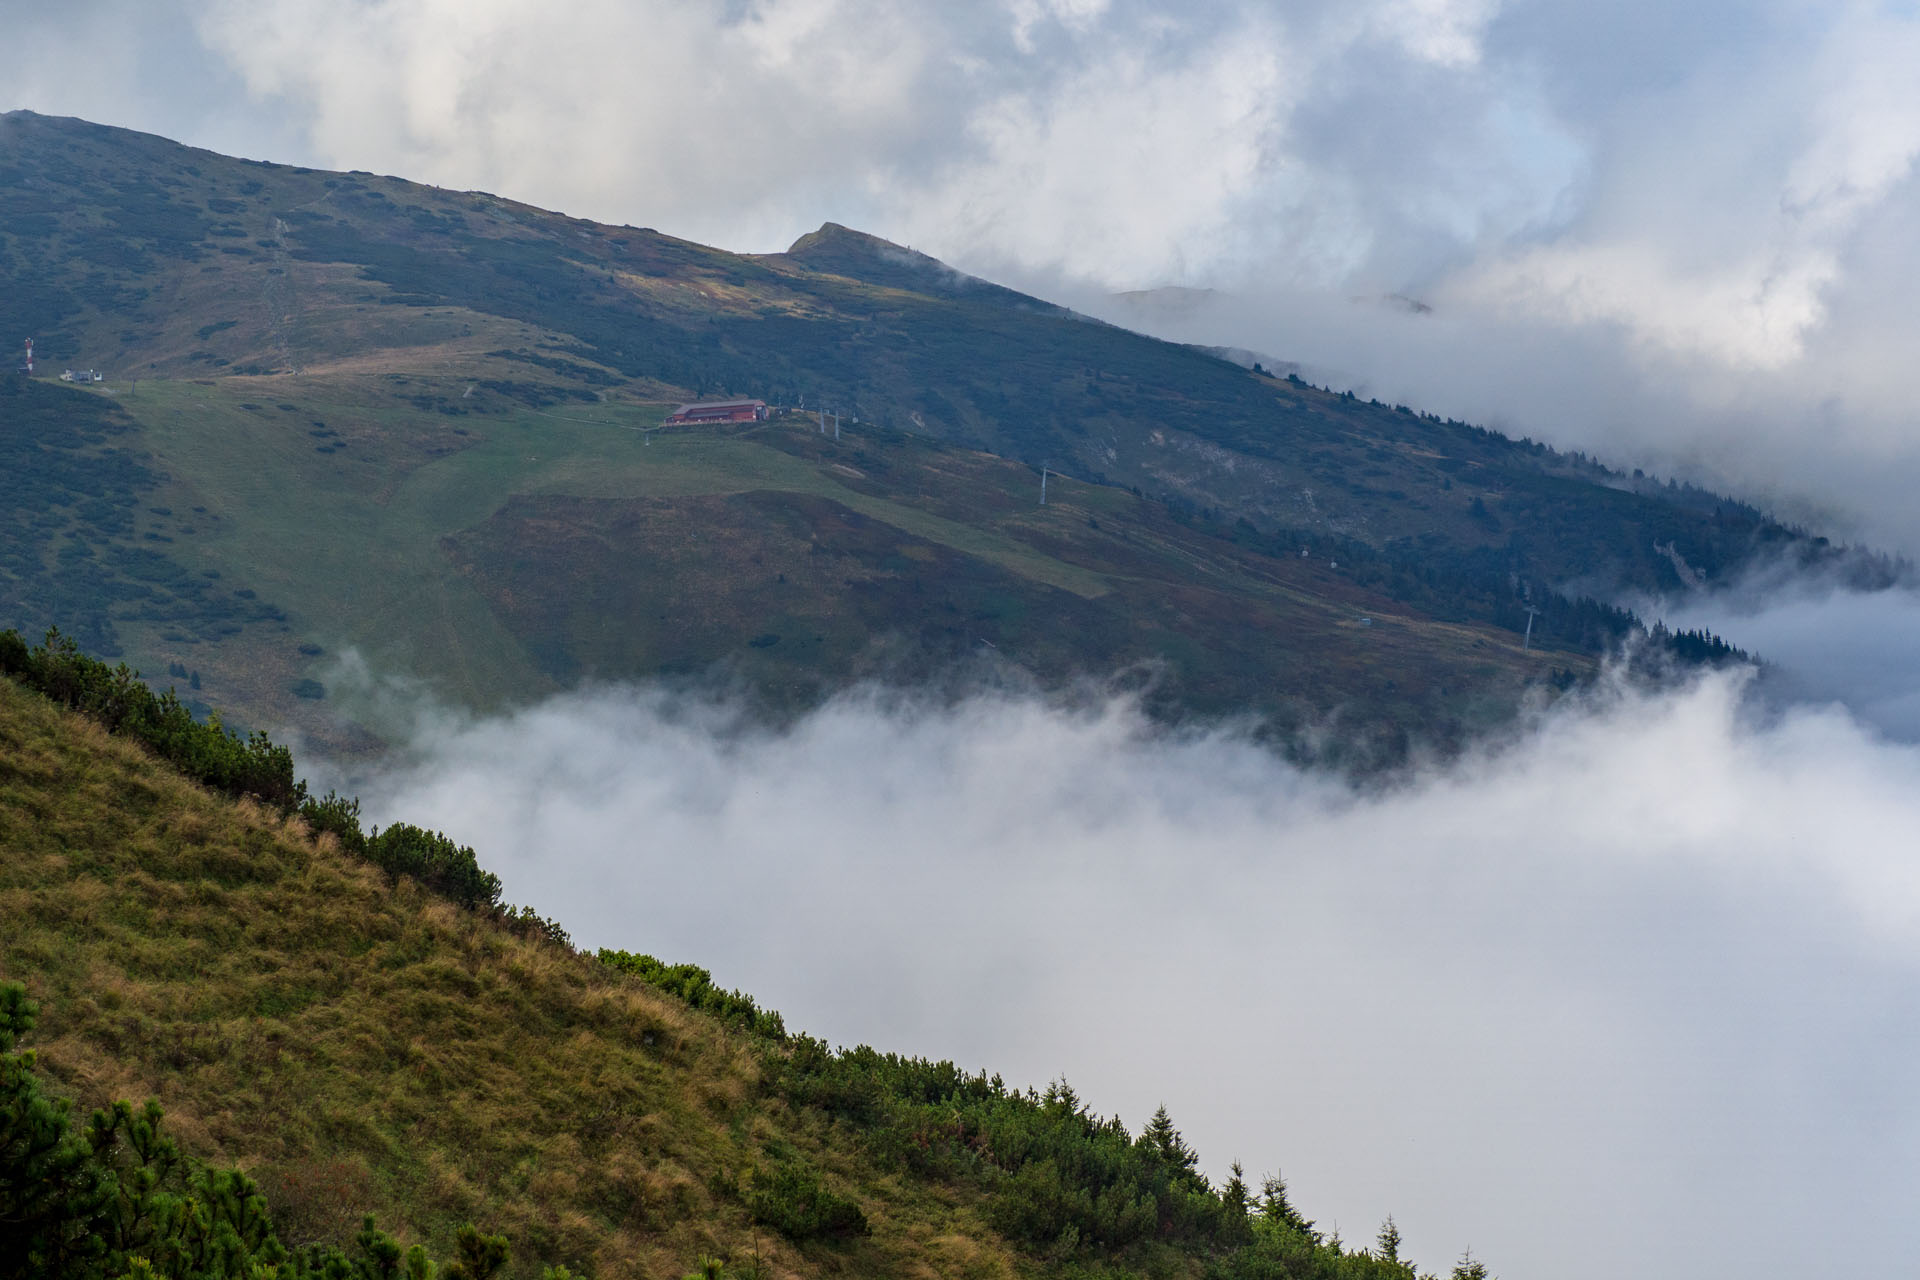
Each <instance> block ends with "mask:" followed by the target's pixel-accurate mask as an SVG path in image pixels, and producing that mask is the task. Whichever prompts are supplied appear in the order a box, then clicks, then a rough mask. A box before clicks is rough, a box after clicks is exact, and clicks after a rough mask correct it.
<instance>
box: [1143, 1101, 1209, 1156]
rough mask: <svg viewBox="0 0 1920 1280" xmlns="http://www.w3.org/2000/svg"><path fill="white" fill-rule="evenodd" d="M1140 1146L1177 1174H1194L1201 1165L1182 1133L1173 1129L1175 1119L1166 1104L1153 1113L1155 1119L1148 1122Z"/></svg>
mask: <svg viewBox="0 0 1920 1280" xmlns="http://www.w3.org/2000/svg"><path fill="white" fill-rule="evenodd" d="M1139 1145H1140V1146H1141V1148H1142V1149H1143V1150H1146V1151H1148V1152H1151V1153H1152V1154H1153V1155H1155V1156H1157V1157H1159V1158H1160V1160H1161V1161H1162V1162H1163V1163H1164V1164H1166V1165H1167V1166H1168V1167H1169V1168H1171V1169H1173V1170H1174V1171H1175V1172H1176V1173H1192V1172H1193V1171H1194V1168H1195V1166H1197V1165H1198V1164H1199V1163H1200V1157H1199V1155H1198V1154H1197V1153H1196V1152H1195V1151H1194V1149H1193V1148H1192V1147H1190V1146H1188V1145H1187V1141H1186V1139H1185V1138H1182V1137H1181V1136H1180V1131H1179V1130H1178V1129H1176V1128H1174V1127H1173V1117H1172V1116H1170V1115H1168V1114H1167V1108H1166V1105H1165V1104H1164V1103H1163V1104H1161V1106H1160V1109H1159V1110H1158V1111H1155V1112H1154V1113H1153V1119H1151V1120H1149V1121H1147V1127H1146V1128H1144V1129H1142V1130H1141V1131H1140V1143H1139Z"/></svg>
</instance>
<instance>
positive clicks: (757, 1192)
mask: <svg viewBox="0 0 1920 1280" xmlns="http://www.w3.org/2000/svg"><path fill="white" fill-rule="evenodd" d="M746 1200H747V1212H748V1213H751V1214H752V1215H753V1220H754V1221H755V1222H758V1223H762V1224H764V1225H766V1226H769V1227H772V1228H773V1229H774V1230H775V1231H778V1232H779V1233H780V1234H781V1235H784V1236H786V1237H787V1238H788V1239H790V1240H818V1239H847V1238H850V1237H853V1236H864V1235H866V1234H867V1231H868V1227H867V1215H866V1214H865V1213H863V1212H861V1210H860V1206H859V1205H857V1204H855V1203H854V1202H853V1201H851V1200H849V1199H847V1198H846V1197H845V1196H842V1195H837V1194H835V1193H834V1192H833V1191H831V1190H829V1189H828V1187H827V1186H826V1184H825V1183H823V1182H822V1181H821V1180H820V1175H819V1174H818V1173H815V1172H814V1171H813V1170H812V1169H810V1168H808V1167H807V1166H806V1165H804V1164H802V1163H800V1162H799V1161H798V1160H787V1161H782V1162H781V1163H779V1164H776V1165H774V1166H773V1167H772V1168H766V1167H757V1168H755V1169H754V1171H753V1178H752V1181H751V1183H750V1185H749V1186H748V1189H747V1196H746Z"/></svg>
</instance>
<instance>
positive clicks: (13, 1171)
mask: <svg viewBox="0 0 1920 1280" xmlns="http://www.w3.org/2000/svg"><path fill="white" fill-rule="evenodd" d="M33 1015H34V1007H33V1004H32V1003H31V1002H30V1001H29V1000H28V999H27V990H26V988H25V987H24V986H21V985H19V984H18V983H7V984H4V985H0V1280H16V1278H17V1280H28V1278H29V1277H38V1276H45V1275H61V1274H67V1273H71V1272H75V1271H78V1270H80V1269H81V1268H82V1267H83V1266H84V1265H86V1264H87V1263H88V1262H89V1261H90V1260H91V1259H93V1258H95V1257H97V1256H98V1255H99V1254H100V1252H101V1245H100V1241H99V1239H98V1236H97V1234H96V1230H95V1229H96V1226H97V1224H99V1223H100V1221H101V1220H102V1218H103V1217H104V1216H105V1214H106V1212H107V1206H108V1200H109V1196H110V1194H111V1193H110V1190H109V1188H108V1186H107V1184H106V1180H105V1179H104V1178H103V1177H101V1175H100V1171H99V1170H98V1169H97V1168H96V1167H95V1166H94V1164H93V1162H92V1160H91V1159H90V1153H89V1152H88V1150H87V1145H86V1143H85V1142H84V1141H83V1140H81V1139H80V1138H79V1136H78V1135H77V1134H75V1133H74V1132H73V1131H72V1125H71V1123H70V1121H69V1119H68V1107H67V1105H66V1103H64V1102H60V1101H56V1100H54V1099H51V1098H48V1097H47V1096H46V1095H45V1094H43V1093H41V1092H40V1082H39V1080H38V1078H37V1077H36V1076H35V1075H34V1069H33V1068H34V1055H33V1052H32V1051H31V1050H25V1051H18V1052H16V1046H17V1045H18V1044H19V1042H20V1039H21V1038H22V1037H23V1036H25V1035H26V1034H27V1032H29V1031H31V1030H32V1029H33Z"/></svg>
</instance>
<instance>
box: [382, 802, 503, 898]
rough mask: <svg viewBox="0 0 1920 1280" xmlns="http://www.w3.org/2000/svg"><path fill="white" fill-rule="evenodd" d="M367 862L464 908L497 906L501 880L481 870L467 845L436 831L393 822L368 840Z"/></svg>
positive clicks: (489, 872)
mask: <svg viewBox="0 0 1920 1280" xmlns="http://www.w3.org/2000/svg"><path fill="white" fill-rule="evenodd" d="M366 856H367V860H368V861H370V862H372V863H373V864H374V865H375V866H377V867H379V868H380V869H381V870H383V871H385V872H386V873H387V874H388V875H391V876H412V877H413V878H414V879H415V880H418V881H419V882H420V883H421V884H423V885H425V886H426V887H427V888H429V889H431V890H433V891H434V892H435V893H438V894H441V895H442V896H444V897H447V898H450V899H452V900H453V901H454V902H457V903H459V904H460V905H461V906H463V907H484V908H487V909H489V910H491V909H492V908H494V907H497V906H499V905H500V877H499V876H496V875H494V874H493V873H492V872H491V871H483V870H481V869H480V863H479V860H478V859H476V858H475V857H474V853H473V850H472V849H471V848H469V847H468V846H466V845H461V844H455V843H454V842H453V841H452V840H451V839H449V838H448V837H446V836H443V835H441V834H440V833H439V832H438V831H428V830H426V829H425V828H422V827H416V826H414V825H412V824H411V823H406V822H396V823H394V824H393V825H392V826H390V827H388V828H387V829H386V830H385V831H382V830H381V829H380V828H378V827H375V828H374V829H373V834H372V835H370V836H368V837H367V842H366Z"/></svg>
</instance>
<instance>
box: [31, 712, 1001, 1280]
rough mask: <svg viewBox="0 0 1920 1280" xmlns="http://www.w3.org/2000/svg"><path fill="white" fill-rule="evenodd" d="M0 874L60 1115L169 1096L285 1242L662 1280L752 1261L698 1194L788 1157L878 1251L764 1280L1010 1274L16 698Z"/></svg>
mask: <svg viewBox="0 0 1920 1280" xmlns="http://www.w3.org/2000/svg"><path fill="white" fill-rule="evenodd" d="M0 850H4V853H5V856H4V858H0V921H4V922H5V928H4V930H0V935H4V936H3V939H0V975H4V976H6V977H8V978H13V979H23V980H25V981H26V982H27V984H28V986H29V988H30V991H31V994H32V995H33V996H34V998H36V999H37V1000H39V1001H40V1002H41V1004H42V1016H41V1028H42V1032H43V1036H42V1038H41V1040H40V1042H39V1046H38V1047H39V1049H40V1051H41V1057H42V1062H43V1065H44V1066H45V1068H46V1069H47V1071H48V1072H49V1074H50V1077H51V1079H52V1081H53V1082H54V1083H55V1086H56V1088H57V1089H58V1090H59V1091H60V1092H63V1093H65V1094H67V1095H68V1096H72V1097H75V1098H77V1099H79V1100H80V1101H82V1102H83V1103H86V1104H89V1105H101V1104H104V1103H105V1102H107V1101H110V1100H111V1099H113V1098H118V1097H132V1098H136V1099H138V1098H145V1097H154V1098H157V1099H159V1100H160V1101H161V1103H162V1104H163V1105H164V1106H165V1107H166V1108H167V1111H168V1113H169V1117H170V1125H171V1127H172V1128H173V1129H174V1130H175V1131H176V1132H177V1133H178V1135H179V1136H180V1137H181V1139H182V1140H183V1142H184V1143H185V1144H186V1145H187V1146H188V1147H189V1149H191V1150H193V1151H195V1152H197V1153H198V1154H200V1155H202V1156H203V1157H205V1158H209V1159H213V1160H218V1161H222V1162H238V1163H241V1164H243V1165H246V1166H248V1167H249V1168H250V1169H251V1170H252V1172H253V1173H254V1174H255V1176H256V1177H257V1178H258V1179H259V1180H260V1182H261V1183H262V1185H263V1186H264V1188H265V1189H266V1191H267V1193H268V1196H269V1199H270V1201H272V1202H273V1203H274V1204H276V1205H277V1206H278V1210H277V1212H278V1213H279V1215H280V1218H281V1221H282V1227H283V1230H285V1231H287V1232H288V1233H289V1235H290V1237H291V1238H290V1239H289V1241H288V1242H289V1243H293V1244H297V1243H303V1242H304V1240H305V1239H308V1238H312V1239H329V1240H337V1239H344V1238H346V1237H347V1236H348V1235H350V1234H351V1231H352V1230H353V1228H355V1227H356V1226H357V1225H358V1223H359V1219H360V1215H361V1214H362V1213H363V1212H368V1211H374V1212H378V1213H379V1214H380V1215H381V1217H382V1219H383V1221H384V1222H385V1223H387V1224H388V1225H389V1226H390V1227H394V1228H397V1229H399V1230H400V1231H401V1232H402V1233H403V1234H406V1235H408V1236H410V1237H412V1238H416V1239H422V1240H425V1241H427V1242H429V1243H431V1244H432V1245H434V1246H435V1247H436V1249H437V1250H439V1251H445V1250H446V1249H447V1248H449V1247H450V1245H451V1240H452V1234H453V1231H454V1228H455V1227H457V1226H458V1225H459V1223H461V1222H464V1221H467V1220H469V1219H471V1220H474V1221H481V1222H485V1223H487V1224H489V1225H490V1227H491V1228H492V1229H495V1230H501V1231H505V1232H507V1233H509V1234H510V1235H511V1236H512V1237H513V1238H514V1240H515V1241H516V1248H517V1252H518V1254H519V1255H520V1257H521V1258H522V1259H523V1260H524V1261H525V1262H527V1263H528V1264H529V1265H531V1263H532V1262H534V1261H536V1260H541V1261H546V1262H564V1263H567V1264H569V1265H572V1266H574V1267H576V1268H579V1267H581V1266H583V1265H584V1266H589V1267H591V1268H592V1269H593V1270H594V1271H595V1272H596V1273H598V1274H602V1275H609V1276H612V1275H649V1274H651V1275H667V1274H672V1275H678V1274H680V1272H681V1271H683V1270H685V1269H686V1268H687V1266H688V1265H689V1264H690V1263H691V1261H692V1260H693V1259H694V1258H696V1257H698V1256H699V1255H700V1254H702V1253H725V1254H733V1255H746V1254H749V1253H751V1250H752V1248H753V1235H754V1230H753V1227H752V1225H751V1224H750V1223H749V1222H748V1220H747V1217H746V1214H745V1211H744V1210H743V1209H742V1207H741V1206H740V1204H739V1202H738V1199H737V1197H729V1196H726V1195H723V1194H718V1195H717V1194H716V1192H715V1191H714V1190H713V1187H714V1186H715V1185H718V1184H724V1183H725V1182H726V1181H727V1180H728V1179H730V1178H737V1177H738V1176H740V1175H742V1174H744V1173H745V1172H746V1171H747V1170H748V1169H749V1168H750V1167H751V1166H752V1165H753V1163H754V1161H755V1159H756V1158H762V1159H764V1153H765V1151H766V1150H767V1148H769V1146H773V1147H775V1148H776V1149H777V1148H778V1146H779V1145H780V1144H785V1145H786V1146H789V1147H791V1148H792V1149H793V1150H795V1151H797V1152H801V1153H804V1155H805V1157H806V1158H807V1159H808V1160H809V1162H810V1163H812V1164H813V1165H814V1166H815V1167H817V1168H820V1169H822V1170H824V1171H826V1173H827V1176H828V1178H829V1180H830V1181H831V1182H832V1183H833V1185H836V1186H847V1187H850V1188H854V1189H857V1190H858V1191H859V1192H860V1202H861V1204H862V1205H863V1206H864V1207H865V1208H866V1212H867V1215H868V1218H869V1221H870V1222H871V1223H872V1225H873V1235H872V1237H871V1238H870V1239H869V1240H867V1241H865V1242H863V1243H861V1244H860V1245H859V1246H858V1247H857V1248H856V1249H854V1250H852V1251H850V1252H846V1253H839V1252H834V1251H833V1250H832V1249H830V1248H829V1247H828V1246H818V1248H819V1249H820V1250H822V1251H823V1252H822V1256H820V1257H817V1258H816V1257H810V1256H809V1255H808V1254H807V1253H806V1251H805V1250H802V1249H797V1248H795V1247H792V1246H789V1245H787V1244H785V1243H784V1242H783V1241H782V1240H781V1239H780V1237H779V1236H778V1234H777V1233H773V1232H767V1231H765V1230H764V1229H763V1230H762V1232H761V1235H762V1239H761V1248H762V1250H763V1251H764V1252H765V1253H766V1255H767V1257H768V1260H769V1262H770V1263H771V1264H772V1265H773V1266H774V1267H775V1268H776V1273H782V1272H797V1273H800V1274H815V1273H818V1272H819V1271H822V1270H831V1271H836V1272H840V1271H844V1272H845V1273H847V1274H854V1275H861V1274H864V1275H912V1274H922V1275H933V1274H943V1273H944V1274H970V1275H979V1276H993V1275H1006V1274H1010V1273H1011V1269H1012V1261H1011V1259H1010V1256H1009V1253H1008V1250H1007V1249H1006V1247H1005V1246H1004V1244H1002V1243H1001V1242H999V1241H998V1240H997V1239H996V1238H994V1237H993V1236H992V1234H991V1233H990V1232H987V1231H985V1230H984V1228H982V1226H981V1225H980V1223H979V1221H978V1218H977V1215H976V1214H975V1213H974V1212H973V1210H972V1209H971V1208H970V1207H969V1205H968V1204H967V1203H966V1199H967V1198H966V1197H965V1196H960V1195H947V1194H943V1192H942V1190H941V1189H940V1188H938V1187H928V1186H908V1185H902V1184H900V1183H898V1182H897V1181H896V1180H894V1179H890V1178H888V1177H885V1176H880V1175H876V1174H875V1173H874V1171H872V1170H871V1169H869V1168H866V1167H864V1166H863V1161H862V1160H861V1158H860V1155H859V1153H858V1151H857V1149H856V1148H855V1147H854V1146H853V1144H852V1143H851V1141H850V1140H849V1137H848V1135H846V1134H844V1133H837V1132H835V1131H834V1130H833V1129H832V1127H831V1126H830V1125H827V1124H825V1123H822V1122H821V1121H820V1120H819V1119H818V1118H817V1117H809V1116H806V1115H801V1114H796V1113H795V1112H793V1111H792V1110H791V1109H790V1108H789V1107H788V1106H787V1105H786V1104H785V1103H784V1102H783V1101H782V1100H781V1099H779V1098H778V1097H774V1096H769V1091H768V1090H767V1088H766V1082H765V1079H764V1071H763V1067H762V1065H761V1063H760V1062H759V1060H758V1058H757V1057H756V1055H755V1054H754V1053H753V1052H752V1051H751V1049H750V1046H749V1045H748V1044H747V1042H746V1040H745V1039H744V1038H743V1037H742V1036H741V1035H739V1034H738V1033H735V1032H730V1031H728V1030H726V1029H725V1028H724V1027H722V1026H721V1025H720V1024H719V1023H717V1022H716V1021H715V1020H713V1019H712V1018H710V1017H707V1016H705V1015H701V1014H698V1013H695V1012H694V1011H692V1010H690V1009H688V1008H687V1007H686V1006H685V1005H683V1004H682V1003H680V1002H679V1001H677V1000H674V999H672V998H670V997H668V996H665V995H663V994H661V993H659V992H657V991H655V990H653V989H651V988H649V987H647V986H646V985H645V984H643V983H640V982H638V981H636V980H633V979H629V978H626V977H624V976H623V975H620V974H617V973H615V972H613V971H611V970H609V969H606V968H605V967H603V966H601V965H600V964H598V963H597V962H595V961H593V960H591V959H590V958H587V957H576V956H573V955H571V954H569V953H567V952H565V951H564V950H562V949H559V948H556V947H554V946H552V945H550V944H545V943H536V942H533V941H529V940H526V939H522V938H518V937H515V936H513V935H512V934H511V933H510V932H508V931H506V930H504V929H502V928H500V927H498V926H496V925H494V924H492V923H490V922H489V921H487V920H486V919H485V918H483V917H480V916H477V915H473V914H470V913H463V912H460V911H458V910H457V909H456V908H454V907H452V906H451V905H449V904H446V903H444V902H440V901H438V900H436V899H434V898H432V897H431V896H429V895H427V894H426V893H424V892H423V891H420V890H417V889H414V888H412V887H410V882H409V883H403V884H402V885H400V886H399V887H397V888H395V887H389V886H388V885H387V883H386V881H385V877H384V876H383V875H381V873H379V872H378V871H376V870H375V869H373V868H372V867H371V866H368V865H366V864H361V863H356V862H354V861H353V860H351V859H349V858H348V857H347V856H346V855H344V854H342V853H340V852H339V850H338V849H337V847H334V846H332V845H330V844H316V843H315V842H314V841H312V840H310V839H308V838H307V837H306V835H305V833H304V831H303V830H302V829H301V828H299V827H298V826H297V824H295V825H289V824H287V823H285V822H283V821H282V820H280V819H279V818H278V816H277V815H275V814H273V813H272V812H271V811H267V810H263V809H260V808H258V807H254V806H249V805H246V804H240V805H235V804H234V803H232V802H230V801H226V800H224V799H221V798H218V797H215V796H212V795H209V794H208V793H206V792H204V791H202V790H201V789H200V788H198V787H196V786H194V785H192V784H190V783H188V782H186V781H185V780H184V779H181V778H179V777H178V776H176V775H174V774H172V773H171V772H170V771H168V770H166V769H165V768H163V767H161V766H159V765H158V764H157V763H156V762H155V761H153V760H152V759H150V758H148V757H147V756H145V755H144V754H143V753H142V752H141V751H140V750H139V749H138V748H136V747H133V746H131V745H129V744H127V743H124V742H122V741H119V740H116V739H112V738H109V737H107V736H106V735H105V734H104V733H102V732H101V731H99V730H98V729H96V728H94V727H92V726H91V725H88V724H87V723H86V722H84V721H82V720H80V719H79V718H78V717H75V716H72V715H70V714H68V713H65V712H62V711H59V710H57V709H56V708H55V707H53V706H52V705H51V704H49V703H46V702H44V701H42V700H40V699H38V698H36V697H34V696H32V695H29V694H27V693H24V692H22V691H20V690H18V689H17V688H16V687H15V686H13V685H12V684H11V683H9V682H7V681H5V680H0ZM525 1273H526V1270H525V1268H523V1269H522V1271H521V1274H525Z"/></svg>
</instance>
